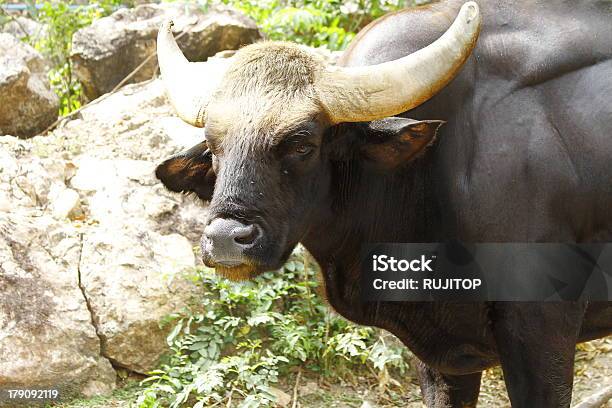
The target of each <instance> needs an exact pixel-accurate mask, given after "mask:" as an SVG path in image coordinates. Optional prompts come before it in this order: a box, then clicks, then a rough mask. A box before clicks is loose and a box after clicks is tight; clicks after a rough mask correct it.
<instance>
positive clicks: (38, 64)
mask: <svg viewBox="0 0 612 408" xmlns="http://www.w3.org/2000/svg"><path fill="white" fill-rule="evenodd" d="M58 110H59V99H58V97H57V95H55V93H53V92H52V91H51V89H50V86H49V81H48V79H47V72H46V69H45V62H44V60H43V59H42V57H41V56H40V54H39V53H38V52H36V51H35V50H34V49H33V48H32V47H30V46H29V45H27V44H24V43H21V42H20V41H19V40H17V39H16V38H15V37H13V36H12V35H10V34H5V33H0V135H1V134H11V135H14V136H20V137H30V136H34V135H35V134H36V133H39V132H41V131H43V130H44V129H46V128H47V126H49V125H50V124H52V123H53V122H54V121H55V120H56V119H57V116H58Z"/></svg>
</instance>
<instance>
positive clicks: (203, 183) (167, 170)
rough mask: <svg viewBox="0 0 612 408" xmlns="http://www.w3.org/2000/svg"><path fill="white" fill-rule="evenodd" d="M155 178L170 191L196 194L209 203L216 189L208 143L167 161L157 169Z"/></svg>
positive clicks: (198, 145)
mask: <svg viewBox="0 0 612 408" xmlns="http://www.w3.org/2000/svg"><path fill="white" fill-rule="evenodd" d="M155 176H157V178H158V179H159V180H160V181H161V182H162V183H163V184H164V186H166V188H167V189H168V190H170V191H174V192H177V193H195V194H196V195H197V196H198V197H200V198H201V199H203V200H207V201H209V200H210V199H211V197H212V194H213V190H214V188H215V173H214V171H213V169H212V153H211V152H210V150H209V149H208V146H207V145H206V142H202V143H199V144H197V145H195V146H194V147H192V148H191V149H189V150H187V151H186V152H182V153H179V154H176V155H174V156H172V157H170V158H169V159H166V160H165V161H164V162H163V163H162V164H160V165H159V166H157V169H155Z"/></svg>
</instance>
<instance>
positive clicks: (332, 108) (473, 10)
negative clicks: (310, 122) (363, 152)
mask: <svg viewBox="0 0 612 408" xmlns="http://www.w3.org/2000/svg"><path fill="white" fill-rule="evenodd" d="M480 23H481V16H480V12H479V9H478V5H477V4H476V3H475V2H473V1H470V2H468V3H465V4H464V5H463V7H461V10H460V11H459V14H458V15H457V18H456V19H455V21H454V23H453V24H452V25H451V26H450V28H449V29H448V30H447V31H446V32H445V33H444V34H443V35H442V36H441V37H440V38H438V39H437V40H436V41H435V42H433V43H432V44H430V45H428V46H427V47H425V48H423V49H420V50H418V51H416V52H414V53H412V54H410V55H407V56H405V57H403V58H400V59H397V60H395V61H389V62H385V63H382V64H378V65H372V66H364V67H334V66H329V67H327V68H326V69H325V70H324V71H323V72H322V75H321V77H320V78H319V83H318V84H317V89H318V91H319V97H320V99H321V102H322V103H323V105H324V106H325V108H326V109H327V111H328V114H329V116H330V119H331V120H332V122H334V123H340V122H365V121H371V120H376V119H381V118H383V117H386V116H392V115H398V114H400V113H402V112H405V111H407V110H410V109H413V108H416V107H417V106H418V105H420V104H422V103H423V102H425V101H426V100H428V99H429V98H431V97H432V96H434V95H435V94H436V93H438V92H439V91H440V90H441V89H442V88H443V87H444V86H446V84H448V83H449V82H450V80H451V79H453V78H454V77H455V75H457V73H458V71H459V69H460V68H461V67H462V65H463V64H464V62H465V61H466V60H467V58H468V57H469V55H470V53H471V52H472V49H473V48H474V46H475V45H476V40H477V39H478V33H479V32H480Z"/></svg>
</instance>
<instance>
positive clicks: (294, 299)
mask: <svg viewBox="0 0 612 408" xmlns="http://www.w3.org/2000/svg"><path fill="white" fill-rule="evenodd" d="M317 273H318V272H317V269H316V267H315V263H314V262H312V261H310V259H309V256H308V255H307V254H306V253H305V252H304V251H303V250H298V251H297V252H296V253H294V255H292V257H291V259H290V261H289V262H288V263H287V264H286V265H285V266H284V267H283V268H282V270H280V271H277V272H269V273H265V274H263V275H262V276H260V277H258V278H257V279H255V281H252V282H244V283H238V284H236V283H231V282H228V281H226V280H223V279H219V278H217V277H215V276H214V274H213V272H211V271H210V270H208V269H203V270H201V271H199V274H198V278H197V279H198V282H200V283H201V285H202V286H203V289H204V290H203V293H206V294H207V296H206V297H204V298H203V299H201V300H200V301H199V302H198V304H196V305H194V306H193V307H192V308H191V309H189V310H185V311H184V312H183V313H180V314H176V315H173V316H171V317H169V319H168V321H167V322H166V323H169V322H172V324H173V325H174V326H173V329H172V331H171V332H170V334H169V336H168V344H169V345H170V347H171V350H172V353H171V354H170V355H169V356H168V359H167V361H166V362H165V363H164V364H162V366H161V368H160V369H159V370H156V371H154V372H152V373H150V374H151V375H150V377H149V378H147V379H145V380H144V381H143V383H144V384H146V389H145V390H144V391H143V392H142V394H141V395H140V397H139V400H138V406H139V407H140V408H154V407H162V406H163V407H165V406H169V407H171V408H176V407H182V406H192V407H195V408H200V407H205V406H212V405H215V404H221V403H227V401H228V400H229V399H230V398H233V401H234V402H235V405H237V406H240V407H260V406H270V405H273V402H274V394H273V393H272V392H271V390H270V386H271V385H272V384H274V383H276V382H278V379H279V375H281V374H286V373H288V372H289V371H290V369H291V368H292V367H297V366H300V367H304V368H305V369H307V370H309V371H311V372H313V373H317V374H320V375H323V376H327V377H330V376H331V377H337V376H346V375H348V374H349V373H354V372H362V371H366V370H368V369H369V370H370V371H373V372H376V373H378V375H379V376H380V378H385V379H388V378H390V376H389V370H392V371H399V372H403V371H404V370H405V369H406V367H407V363H406V361H405V359H404V357H403V353H404V351H403V348H402V347H398V346H389V345H387V344H386V343H385V341H384V339H383V337H382V334H381V332H380V331H378V330H376V329H372V328H368V327H361V326H357V325H354V324H352V323H350V322H348V321H346V320H345V319H343V318H342V317H340V316H338V315H336V314H335V313H333V312H332V311H331V310H330V309H329V307H328V306H327V305H326V304H325V303H324V302H323V300H322V299H321V298H320V297H319V296H318V295H317V293H316V291H317V289H318V286H319V283H318V281H317ZM360 370H361V371H360ZM385 381H386V382H387V383H388V382H389V381H388V380H385Z"/></svg>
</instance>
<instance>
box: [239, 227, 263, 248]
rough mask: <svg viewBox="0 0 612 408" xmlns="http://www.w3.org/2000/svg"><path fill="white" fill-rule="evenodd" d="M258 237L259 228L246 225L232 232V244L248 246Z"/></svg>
mask: <svg viewBox="0 0 612 408" xmlns="http://www.w3.org/2000/svg"><path fill="white" fill-rule="evenodd" d="M258 236H259V228H257V227H256V226H255V225H248V226H246V227H243V228H239V229H237V230H234V242H236V243H237V244H240V245H250V244H252V243H253V242H255V240H256V239H257V237H258Z"/></svg>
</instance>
